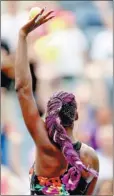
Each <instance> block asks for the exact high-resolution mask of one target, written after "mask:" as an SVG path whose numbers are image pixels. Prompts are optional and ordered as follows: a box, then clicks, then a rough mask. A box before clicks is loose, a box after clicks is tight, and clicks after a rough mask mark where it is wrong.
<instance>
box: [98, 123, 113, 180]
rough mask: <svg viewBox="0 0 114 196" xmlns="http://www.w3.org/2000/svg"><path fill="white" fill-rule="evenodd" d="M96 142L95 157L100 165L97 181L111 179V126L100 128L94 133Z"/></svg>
mask: <svg viewBox="0 0 114 196" xmlns="http://www.w3.org/2000/svg"><path fill="white" fill-rule="evenodd" d="M96 140H97V144H98V147H99V150H97V155H98V157H99V163H100V172H99V180H107V179H113V127H112V125H106V126H102V127H100V128H99V129H98V131H97V133H96ZM108 168H109V169H108Z"/></svg>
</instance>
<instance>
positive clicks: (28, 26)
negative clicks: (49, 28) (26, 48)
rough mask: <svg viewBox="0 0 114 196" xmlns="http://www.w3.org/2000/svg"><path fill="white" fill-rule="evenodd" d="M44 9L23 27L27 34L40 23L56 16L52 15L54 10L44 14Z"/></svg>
mask: <svg viewBox="0 0 114 196" xmlns="http://www.w3.org/2000/svg"><path fill="white" fill-rule="evenodd" d="M44 11H45V9H44V8H43V9H42V10H41V12H40V13H39V14H37V15H36V16H35V17H34V18H33V19H32V20H30V21H29V22H28V23H27V24H26V25H24V26H23V27H22V28H21V30H22V31H23V33H24V35H25V36H27V35H28V34H29V33H30V32H32V31H33V30H35V29H36V28H37V27H39V26H40V25H42V24H44V23H46V22H47V21H49V20H51V19H52V18H54V16H50V15H51V14H52V13H53V11H50V12H48V13H47V14H45V15H42V14H43V13H44ZM49 16H50V17H49Z"/></svg>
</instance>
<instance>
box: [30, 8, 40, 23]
mask: <svg viewBox="0 0 114 196" xmlns="http://www.w3.org/2000/svg"><path fill="white" fill-rule="evenodd" d="M40 12H41V8H39V7H33V8H32V9H31V10H30V12H29V19H30V20H31V19H33V18H34V17H35V16H36V15H37V14H39V13H40Z"/></svg>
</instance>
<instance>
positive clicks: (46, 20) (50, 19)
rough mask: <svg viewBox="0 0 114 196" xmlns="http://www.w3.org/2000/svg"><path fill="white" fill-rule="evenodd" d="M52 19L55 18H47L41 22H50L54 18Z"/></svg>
mask: <svg viewBox="0 0 114 196" xmlns="http://www.w3.org/2000/svg"><path fill="white" fill-rule="evenodd" d="M54 17H55V16H51V17H49V18H47V19H45V20H43V23H46V22H47V21H49V20H51V19H52V18H54Z"/></svg>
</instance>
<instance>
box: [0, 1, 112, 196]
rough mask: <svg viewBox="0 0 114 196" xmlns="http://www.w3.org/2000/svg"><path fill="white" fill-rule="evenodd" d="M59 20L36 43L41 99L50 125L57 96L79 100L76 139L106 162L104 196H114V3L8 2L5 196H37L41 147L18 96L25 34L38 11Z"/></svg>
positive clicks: (4, 13) (31, 49) (32, 57)
mask: <svg viewBox="0 0 114 196" xmlns="http://www.w3.org/2000/svg"><path fill="white" fill-rule="evenodd" d="M34 6H38V7H41V8H43V7H45V6H46V8H47V11H49V10H54V11H55V15H56V17H55V18H54V19H53V20H52V21H50V22H48V23H46V24H45V25H43V26H41V27H39V28H38V29H36V30H35V31H34V32H32V33H31V34H30V35H29V38H28V53H29V64H30V69H31V74H32V80H33V92H34V96H35V99H36V102H37V106H38V109H39V111H40V115H41V116H42V118H43V117H44V113H45V110H46V103H47V100H48V99H49V97H50V95H52V94H53V92H55V91H59V90H65V91H69V92H73V93H74V94H75V96H76V100H77V103H78V111H79V120H78V122H76V124H75V128H74V133H73V134H74V137H75V138H78V140H80V141H81V142H85V143H86V144H88V145H90V146H92V147H93V148H94V149H95V150H96V152H97V155H98V157H99V161H100V173H99V181H98V184H97V186H96V189H95V193H94V194H96V195H113V193H112V192H113V190H112V189H113V188H112V187H113V174H112V173H113V161H112V160H113V128H112V105H113V104H112V96H113V79H112V76H113V30H112V29H113V17H112V12H113V10H112V1H42V2H41V1H38V2H37V1H1V157H2V160H1V164H2V165H1V194H2V195H22V194H26V195H27V194H29V168H30V167H31V165H32V164H33V162H34V152H35V148H34V147H35V146H34V143H33V141H32V139H31V137H30V135H29V133H28V132H27V129H26V126H25V124H24V121H23V118H22V114H21V110H20V106H19V102H18V100H17V96H16V93H15V90H14V83H15V77H14V60H15V51H16V46H17V40H18V32H19V29H20V28H21V26H23V25H24V24H25V23H26V22H27V21H28V17H29V11H30V9H31V8H32V7H34Z"/></svg>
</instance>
